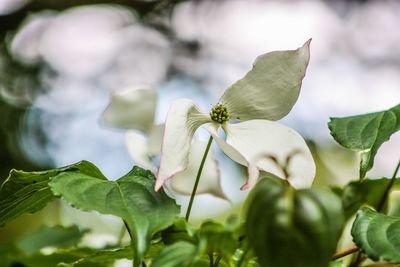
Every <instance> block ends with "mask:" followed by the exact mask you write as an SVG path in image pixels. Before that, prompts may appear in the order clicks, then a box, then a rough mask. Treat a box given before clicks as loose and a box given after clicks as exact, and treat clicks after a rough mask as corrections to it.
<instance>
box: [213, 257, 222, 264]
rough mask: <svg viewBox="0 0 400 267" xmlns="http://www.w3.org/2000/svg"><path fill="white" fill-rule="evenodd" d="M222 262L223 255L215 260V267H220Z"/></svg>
mask: <svg viewBox="0 0 400 267" xmlns="http://www.w3.org/2000/svg"><path fill="white" fill-rule="evenodd" d="M221 260H222V255H219V256H218V257H217V259H216V260H215V263H214V267H218V266H219V263H220V261H221Z"/></svg>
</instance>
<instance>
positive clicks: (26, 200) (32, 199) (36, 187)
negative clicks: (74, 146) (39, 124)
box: [0, 161, 106, 226]
mask: <svg viewBox="0 0 400 267" xmlns="http://www.w3.org/2000/svg"><path fill="white" fill-rule="evenodd" d="M76 170H79V171H80V172H82V173H85V174H88V175H98V176H99V177H103V179H106V178H105V177H104V176H103V175H102V174H101V172H100V171H99V170H98V169H97V167H96V166H94V165H93V164H92V163H90V162H88V161H81V162H78V163H76V164H73V165H69V166H66V167H63V168H58V169H52V170H47V171H38V172H24V171H18V170H11V172H10V175H9V176H8V178H7V179H6V180H5V181H4V183H3V184H2V185H1V187H0V226H2V225H4V224H6V223H8V222H9V221H11V220H13V219H15V218H17V217H18V216H20V215H22V214H24V213H27V212H29V213H34V212H36V211H39V210H41V209H42V208H44V207H45V206H46V204H47V203H48V202H49V201H51V200H53V199H54V196H53V193H52V192H51V190H50V187H49V186H48V182H49V181H50V179H51V177H54V176H56V175H57V174H59V173H61V172H69V171H76Z"/></svg>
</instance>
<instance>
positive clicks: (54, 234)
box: [16, 225, 87, 255]
mask: <svg viewBox="0 0 400 267" xmlns="http://www.w3.org/2000/svg"><path fill="white" fill-rule="evenodd" d="M86 232H87V231H84V230H80V229H79V228H78V227H77V226H70V227H63V226H59V225H57V226H51V227H49V226H48V227H43V228H41V229H39V230H38V231H36V232H34V233H32V234H29V235H26V236H24V237H23V238H21V239H20V240H18V241H17V243H16V246H17V247H18V249H19V250H21V251H22V252H23V253H25V254H27V255H31V254H34V253H35V252H38V251H39V250H40V249H41V248H44V247H58V248H60V247H68V246H74V245H77V244H78V243H79V241H80V240H81V238H82V237H83V235H84V234H85V233H86Z"/></svg>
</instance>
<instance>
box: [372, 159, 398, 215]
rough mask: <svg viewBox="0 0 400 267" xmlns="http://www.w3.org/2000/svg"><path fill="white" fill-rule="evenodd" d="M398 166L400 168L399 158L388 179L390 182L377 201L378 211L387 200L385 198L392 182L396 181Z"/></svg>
mask: <svg viewBox="0 0 400 267" xmlns="http://www.w3.org/2000/svg"><path fill="white" fill-rule="evenodd" d="M399 168H400V160H399V162H398V163H397V166H396V169H395V171H394V173H393V175H392V179H390V182H389V184H388V186H387V187H386V190H385V192H384V193H383V195H382V198H381V201H380V202H379V205H378V207H377V209H376V210H377V211H378V212H379V211H382V209H383V207H384V206H385V204H386V201H387V199H388V197H389V193H390V190H391V189H392V187H393V185H394V182H395V181H396V176H397V172H398V171H399Z"/></svg>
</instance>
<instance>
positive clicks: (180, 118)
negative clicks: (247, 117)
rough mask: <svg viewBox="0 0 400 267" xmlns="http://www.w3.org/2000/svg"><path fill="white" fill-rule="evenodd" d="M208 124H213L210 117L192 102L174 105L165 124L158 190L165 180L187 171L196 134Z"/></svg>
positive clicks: (186, 100) (176, 102)
mask: <svg viewBox="0 0 400 267" xmlns="http://www.w3.org/2000/svg"><path fill="white" fill-rule="evenodd" d="M207 122H211V119H210V117H209V115H208V114H205V113H202V112H201V111H200V109H199V107H198V106H197V105H196V104H195V103H194V102H193V101H192V100H189V99H179V100H177V101H175V102H174V103H173V104H172V106H171V108H170V109H169V111H168V114H167V120H166V122H165V130H164V137H163V143H162V147H161V161H160V169H159V170H158V174H157V180H156V186H155V189H156V190H158V189H160V187H161V186H162V185H163V183H164V181H165V180H167V179H168V178H171V177H172V176H173V175H176V174H177V173H179V172H181V171H183V170H185V169H186V167H187V165H188V156H189V150H190V144H191V141H192V138H193V135H194V132H195V131H196V130H197V128H199V127H200V126H201V125H202V124H204V123H207Z"/></svg>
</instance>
